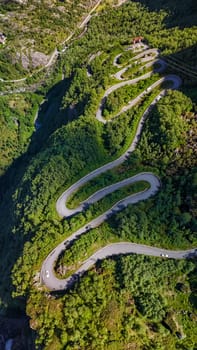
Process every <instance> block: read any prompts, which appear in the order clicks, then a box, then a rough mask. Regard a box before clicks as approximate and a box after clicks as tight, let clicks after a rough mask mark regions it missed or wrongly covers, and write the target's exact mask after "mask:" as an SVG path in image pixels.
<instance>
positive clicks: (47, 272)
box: [45, 270, 49, 278]
mask: <svg viewBox="0 0 197 350" xmlns="http://www.w3.org/2000/svg"><path fill="white" fill-rule="evenodd" d="M45 274H46V277H47V278H49V271H48V270H46V271H45Z"/></svg>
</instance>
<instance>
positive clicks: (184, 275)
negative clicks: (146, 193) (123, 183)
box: [0, 0, 197, 350]
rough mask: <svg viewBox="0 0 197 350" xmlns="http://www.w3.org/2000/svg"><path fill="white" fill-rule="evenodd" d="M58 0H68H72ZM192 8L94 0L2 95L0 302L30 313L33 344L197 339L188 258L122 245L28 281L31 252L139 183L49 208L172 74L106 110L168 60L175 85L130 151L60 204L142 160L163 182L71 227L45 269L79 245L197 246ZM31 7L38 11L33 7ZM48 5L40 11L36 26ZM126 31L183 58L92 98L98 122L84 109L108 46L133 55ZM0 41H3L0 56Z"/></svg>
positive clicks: (101, 81) (110, 55) (170, 343)
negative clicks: (61, 289) (64, 288)
mask: <svg viewBox="0 0 197 350" xmlns="http://www.w3.org/2000/svg"><path fill="white" fill-rule="evenodd" d="M62 4H63V5H62V6H66V4H67V5H68V6H72V7H73V6H74V5H75V6H76V4H75V2H73V1H72V2H65V3H62ZM113 5H117V3H115V2H114V3H113ZM9 6H11V7H10V9H8V7H9ZM12 6H13V7H12ZM17 6H18V4H15V5H11V4H9V3H8V2H7V3H6V4H4V6H3V7H2V9H3V10H2V9H1V11H4V12H5V11H7V10H9V11H15V10H16V11H17ZM25 6H27V5H25ZM40 6H45V5H44V2H43V3H41V5H40ZM22 7H23V6H22ZM69 9H70V7H69ZM77 9H78V7H77ZM45 10H46V9H45ZM86 10H87V8H86ZM86 10H85V12H87V11H86ZM196 10H197V9H196V4H195V2H194V1H193V0H191V1H189V2H183V1H179V2H178V1H175V0H173V1H157V2H155V1H151V0H150V1H148V0H142V1H140V2H135V1H127V2H125V3H124V4H122V5H121V6H119V7H115V6H112V4H110V2H107V1H106V2H105V1H103V2H102V3H101V5H100V6H99V7H98V9H97V12H96V15H95V16H93V17H92V18H91V20H90V22H89V23H88V25H87V30H85V31H84V32H83V30H84V29H82V30H81V32H80V30H79V29H78V30H77V31H76V34H75V36H74V37H73V38H72V40H71V41H70V42H69V43H68V48H67V49H66V51H65V52H63V53H62V54H61V55H59V57H58V59H57V61H56V63H55V64H54V66H53V69H51V70H49V72H48V73H47V75H46V77H45V78H44V80H43V75H42V74H41V75H40V79H41V83H39V76H36V77H29V80H28V81H27V82H25V83H21V88H23V89H27V87H28V86H30V87H31V91H29V90H27V91H26V92H22V93H13V94H12V93H10V94H6V95H2V96H0V107H1V108H0V109H1V111H0V125H1V128H2V131H3V133H2V137H1V142H0V149H1V159H0V175H1V178H0V190H1V203H0V210H1V214H2V215H1V216H0V244H1V247H2V249H1V261H0V263H1V266H0V277H1V287H0V305H1V314H2V315H8V314H12V315H18V314H19V313H20V314H21V313H22V314H24V313H27V315H28V316H29V317H30V325H31V328H32V329H33V330H35V331H36V334H34V335H33V341H32V344H33V343H35V344H36V348H38V349H46V350H52V349H56V350H58V349H74V350H75V349H76V350H77V349H84V350H85V349H86V350H88V349H91V350H92V349H107V350H108V349H109V350H113V349H114V350H115V349H116V350H118V349H121V350H122V349H127V348H128V347H129V346H130V345H129V344H132V346H133V348H135V349H158V350H159V349H168V350H174V349H175V348H176V349H182V350H188V349H191V350H194V349H195V347H196V342H197V338H196V332H195V322H196V317H197V314H196V306H197V303H196V300H197V295H196V286H197V281H196V260H195V259H192V260H191V261H188V260H182V261H175V260H173V259H163V258H161V257H159V258H153V257H147V256H138V255H131V256H119V257H114V258H111V259H107V260H104V261H102V262H97V264H96V266H95V267H94V268H93V269H91V270H90V271H88V272H87V273H86V274H85V275H84V276H83V277H82V278H81V279H80V281H78V282H77V283H76V284H75V285H74V287H73V289H72V290H70V291H69V292H66V293H62V294H61V293H60V294H58V293H51V294H50V293H49V292H48V291H47V290H46V288H45V287H44V286H42V285H40V284H39V272H40V269H41V265H42V262H43V260H44V259H45V258H46V256H47V255H48V254H49V253H50V252H51V250H52V249H53V248H55V247H56V246H57V244H59V243H60V242H61V241H63V240H64V239H65V238H66V237H69V236H70V234H71V233H73V232H75V231H76V229H78V228H79V227H81V226H82V225H86V224H87V223H88V222H89V221H90V220H91V219H93V218H94V217H96V216H98V215H100V214H101V213H103V212H104V211H105V210H107V209H109V207H110V205H111V204H112V203H114V202H115V201H118V200H120V199H121V198H123V197H124V196H125V195H128V194H131V193H135V192H137V191H139V190H143V189H144V186H147V184H143V183H141V184H136V185H135V187H132V186H131V187H129V188H125V189H122V190H120V191H119V192H116V193H114V194H112V195H110V196H108V197H106V198H103V199H102V200H100V201H99V202H98V203H95V204H93V205H91V206H89V207H88V208H87V209H86V210H85V211H84V212H83V213H80V214H77V215H75V216H73V217H72V218H69V219H61V218H60V217H59V216H58V214H57V212H56V208H55V203H56V200H57V199H58V197H59V196H60V194H61V193H62V192H63V191H64V190H65V189H66V188H68V187H69V186H70V185H71V184H73V183H75V182H76V181H77V180H78V179H80V178H81V177H82V176H84V175H86V174H87V173H89V172H90V171H92V170H94V169H96V168H97V167H99V166H101V165H103V164H105V163H108V162H109V161H112V160H113V159H116V158H117V157H119V156H120V155H121V154H122V153H123V152H124V151H125V150H126V149H127V148H128V146H129V145H130V144H131V142H132V140H133V137H134V135H135V132H136V128H137V125H138V123H139V120H140V118H141V116H142V115H143V113H144V112H145V110H146V109H147V108H148V106H149V105H150V103H151V102H152V101H153V99H154V98H155V97H156V96H157V95H158V94H159V93H160V92H161V91H162V90H163V88H164V87H165V86H166V87H170V86H168V85H164V86H163V85H162V86H158V87H157V88H155V89H153V90H152V91H151V92H150V93H149V94H146V96H144V97H143V98H142V99H141V101H140V102H139V103H138V104H137V105H136V106H134V107H133V108H132V109H129V110H128V111H126V112H124V113H122V114H121V115H120V116H119V117H117V118H116V115H117V113H119V111H120V110H121V108H122V107H123V106H124V104H125V103H126V104H127V103H128V102H129V101H130V100H131V99H132V98H134V97H136V96H137V95H138V94H140V93H141V92H142V91H143V90H144V89H147V88H148V86H149V85H151V84H152V83H153V82H154V81H155V80H157V79H159V78H160V77H162V76H163V75H164V76H165V75H166V74H168V73H173V74H175V73H176V74H178V75H179V76H180V77H181V79H182V86H181V88H180V90H181V91H172V90H170V89H169V90H168V92H167V93H166V95H165V96H164V97H162V98H161V99H160V100H159V101H158V102H157V104H156V105H155V107H154V108H153V109H152V110H151V112H150V113H149V115H148V118H147V120H146V122H145V125H144V127H143V131H142V134H141V136H140V139H139V142H138V146H137V148H136V150H135V152H133V153H132V154H130V155H129V157H128V158H127V159H126V160H125V162H124V163H123V164H121V165H120V166H119V167H117V168H115V169H112V170H110V171H108V172H106V173H104V174H101V175H100V176H99V177H97V178H94V179H93V180H91V181H90V182H88V183H87V184H86V185H85V186H84V187H82V188H81V189H80V190H79V191H78V192H77V193H76V194H74V197H73V198H70V205H71V206H72V205H73V206H74V205H75V204H76V203H79V202H80V201H81V200H84V199H85V198H87V197H88V196H90V195H91V194H92V193H93V192H94V191H95V190H97V189H100V188H102V187H103V186H107V185H110V184H112V183H115V182H117V181H120V180H122V179H124V178H127V177H130V176H132V175H134V174H137V173H139V172H142V171H143V172H144V171H151V172H153V173H155V174H156V175H157V176H158V177H159V178H160V181H161V184H162V186H161V188H160V191H159V192H158V193H157V194H156V195H155V196H154V197H152V198H150V199H148V200H146V201H144V202H140V203H138V204H135V205H129V206H128V207H127V208H125V209H124V210H122V211H121V212H119V213H118V214H115V215H113V216H111V217H110V218H109V219H108V220H107V221H106V222H104V223H103V224H102V225H101V226H99V227H98V228H96V229H93V230H89V231H88V232H87V233H86V234H84V235H82V236H81V237H80V238H79V239H78V240H76V241H75V242H74V244H73V245H72V246H71V247H70V249H69V250H67V251H65V252H64V253H63V254H62V255H61V257H60V258H59V260H58V261H57V262H56V265H55V273H56V275H57V276H58V277H59V278H63V277H64V276H68V275H69V274H72V273H73V272H75V270H76V268H77V267H78V266H80V263H82V261H83V260H84V258H85V257H86V256H90V255H91V254H92V253H94V252H95V251H96V250H97V249H99V248H101V247H103V246H105V245H106V244H109V243H114V242H121V241H125V242H127V241H128V242H136V243H142V244H148V245H152V246H157V247H162V248H168V249H173V250H176V249H182V250H183V249H189V248H192V247H196V246H197V235H196V231H197V219H196V217H197V215H196V214H197V209H196V208H197V197H196V193H197V192H196V187H197V163H196V159H197V157H196V132H197V123H196V115H197V107H196V104H197V94H196V83H197V82H196V79H195V74H193V73H191V72H194V73H195V69H196V66H195V62H196V60H195V58H196V52H197V51H196V45H197V42H196V37H197V26H196V25H197V23H196ZM21 11H22V9H21ZM46 11H47V10H46ZM69 11H70V10H69ZM19 13H20V11H19ZM50 14H51V13H50ZM68 15H69V14H68ZM32 16H34V19H35V20H36V16H37V12H34V13H32ZM47 16H49V13H48V12H47ZM78 16H79V13H78V12H77V13H76V18H74V19H73V22H72V26H73V28H74V26H75V24H76V21H75V20H76V19H78V18H79V17H78ZM43 18H44V17H43ZM47 18H48V17H46V18H45V20H44V19H43V20H42V21H41V22H39V23H41V24H43V26H44V27H46V28H48V26H49V24H46V19H47ZM80 18H81V17H80ZM39 20H40V18H39ZM56 24H58V23H56ZM58 25H60V24H58ZM54 28H55V27H54ZM61 28H62V24H61ZM64 34H65V33H64ZM80 34H82V35H80ZM10 35H11V34H10ZM34 35H36V37H37V36H38V33H37V32H36V33H34ZM59 35H60V36H61V35H63V34H62V32H60V33H59ZM137 35H142V36H143V37H144V38H145V42H146V43H148V44H149V46H150V47H157V48H158V49H159V50H160V52H161V53H162V56H163V57H164V59H165V57H166V58H167V57H172V58H173V59H175V60H178V62H180V66H181V69H180V68H179V69H178V68H177V67H176V65H174V66H173V65H170V64H169V66H168V67H167V68H166V71H164V73H162V74H158V75H157V74H153V75H152V76H151V77H149V78H147V79H146V80H145V79H144V80H142V81H140V82H139V83H137V84H135V85H131V86H127V87H126V88H125V87H122V88H121V89H118V90H116V91H114V92H113V93H112V94H110V95H109V96H108V98H107V100H106V104H105V108H104V111H103V114H104V116H105V117H106V118H107V119H109V120H111V121H110V122H108V123H106V124H102V123H100V122H99V121H98V120H97V119H96V118H95V115H96V111H97V109H98V107H99V104H100V101H101V99H102V97H103V95H104V92H105V91H106V90H107V89H108V88H109V87H111V86H113V85H114V84H116V83H117V82H118V81H117V80H116V78H115V77H114V74H115V73H116V72H117V71H118V69H119V68H117V67H115V66H114V65H113V62H114V59H115V57H116V56H117V55H120V54H122V56H121V57H120V58H119V62H118V63H119V64H122V67H126V65H127V64H128V63H130V62H131V61H129V60H131V59H132V57H134V56H135V55H136V53H133V52H131V51H130V53H131V54H130V56H129V51H125V50H126V49H127V48H128V47H129V46H130V45H131V42H132V39H133V37H135V36H137ZM57 39H58V38H57ZM9 40H11V38H9V37H8V41H9ZM54 40H55V42H53V48H54V47H55V46H54V45H56V44H57V43H56V38H54ZM58 40H59V39H58ZM48 41H49V38H48V37H47V42H48ZM51 45H52V44H51ZM4 50H6V48H4V49H2V50H1V47H0V69H2V68H1V67H2V64H1V63H2V62H4V61H5V57H6V56H5V52H4ZM49 51H50V50H49ZM191 53H192V54H191ZM169 62H170V61H169ZM176 62H177V61H176ZM186 65H187V67H186ZM188 66H189V69H191V71H190V72H188ZM137 67H138V68H140V64H139V66H137ZM185 68H187V70H186V71H185ZM132 69H133V70H132ZM16 72H17V74H18V77H20V75H21V73H23V71H22V70H21V68H20V67H17V65H15V67H14V71H12V72H10V66H9V67H8V66H7V68H6V67H5V76H2V77H3V78H4V77H6V76H8V77H9V76H13V74H15V73H16ZM88 73H89V74H88ZM153 73H154V72H153ZM127 74H128V75H127V76H126V77H125V78H126V79H127V78H128V79H130V78H131V77H132V78H133V76H132V74H134V76H135V77H136V76H140V74H141V73H140V71H139V70H138V69H137V68H136V67H135V69H134V68H131V69H130V71H128V72H127ZM129 74H131V76H129ZM0 84H1V91H2V90H4V88H5V87H4V85H3V82H2V81H0ZM6 86H7V85H6ZM9 89H12V84H9ZM13 89H16V86H15V83H14V84H13ZM6 91H7V90H6ZM35 121H36V122H37V124H36V125H35ZM35 126H36V128H35ZM5 267H6V268H5ZM46 335H47V336H46ZM180 336H181V339H180ZM33 347H34V345H32V349H33Z"/></svg>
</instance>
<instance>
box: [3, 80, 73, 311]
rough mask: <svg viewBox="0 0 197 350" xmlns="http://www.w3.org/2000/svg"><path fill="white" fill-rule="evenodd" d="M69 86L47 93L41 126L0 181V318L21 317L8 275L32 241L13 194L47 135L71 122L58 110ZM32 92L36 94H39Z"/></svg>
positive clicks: (19, 303)
mask: <svg viewBox="0 0 197 350" xmlns="http://www.w3.org/2000/svg"><path fill="white" fill-rule="evenodd" d="M69 86H70V80H68V79H66V80H63V81H60V82H58V83H57V84H55V85H54V86H53V87H52V88H51V89H50V90H49V92H48V93H47V95H46V97H45V102H44V103H43V104H42V106H41V108H40V109H39V112H38V116H37V121H38V122H39V123H40V124H42V127H40V128H39V129H38V130H35V132H34V133H33V134H32V137H31V140H30V143H29V146H28V149H27V151H26V152H25V153H24V154H22V155H21V156H19V157H18V158H17V159H15V160H14V161H13V163H12V164H11V166H10V167H9V168H8V169H7V171H6V172H5V174H4V175H3V176H2V177H1V178H0V200H1V201H0V210H1V215H0V247H1V259H0V280H1V284H0V300H1V311H0V316H1V315H6V316H8V317H22V316H25V310H26V298H24V297H15V298H14V297H13V296H12V292H13V291H14V287H13V283H12V278H11V275H12V270H13V267H14V266H15V263H16V261H17V260H18V259H19V257H22V255H23V247H24V244H25V243H26V242H28V241H29V242H30V241H31V240H32V238H33V236H34V233H33V232H31V230H28V234H26V235H24V232H23V231H22V230H21V227H22V225H21V224H20V222H21V219H22V218H23V210H24V208H20V207H18V204H17V200H16V198H15V193H16V191H20V189H19V184H20V182H21V180H22V178H23V176H24V174H25V172H26V171H27V169H28V167H29V165H30V164H31V162H32V159H33V158H34V157H35V156H36V155H37V153H39V152H40V150H41V149H44V147H46V142H47V140H48V138H49V137H50V135H51V134H52V133H53V132H54V131H55V130H57V129H58V128H60V127H61V126H63V125H66V124H67V123H68V122H69V121H71V120H72V115H71V114H69V108H68V107H67V108H66V107H65V108H62V103H63V97H64V95H65V93H66V91H67V89H68V88H69ZM36 93H38V94H39V91H37V92H36ZM30 185H31V184H30V181H26V182H25V183H24V186H23V188H22V189H21V190H22V191H23V192H24V193H28V189H29V187H30ZM21 283H23V281H21Z"/></svg>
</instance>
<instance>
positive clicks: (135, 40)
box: [133, 36, 144, 45]
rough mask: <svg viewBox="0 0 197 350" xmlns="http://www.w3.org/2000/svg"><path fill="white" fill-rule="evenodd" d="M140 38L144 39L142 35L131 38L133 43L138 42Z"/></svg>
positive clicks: (140, 40)
mask: <svg viewBox="0 0 197 350" xmlns="http://www.w3.org/2000/svg"><path fill="white" fill-rule="evenodd" d="M142 40H144V38H143V36H136V37H135V38H133V45H135V44H140V43H141V42H142Z"/></svg>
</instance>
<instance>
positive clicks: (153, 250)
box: [40, 56, 197, 291]
mask: <svg viewBox="0 0 197 350" xmlns="http://www.w3.org/2000/svg"><path fill="white" fill-rule="evenodd" d="M140 57H142V56H140ZM140 57H139V58H140ZM142 77H143V78H142ZM142 77H141V79H144V76H142ZM136 81H139V78H137V80H136V79H133V80H129V81H124V82H122V83H119V84H116V85H114V86H112V87H111V88H109V89H108V90H107V91H106V93H105V95H104V97H106V96H108V95H109V94H110V93H111V92H112V91H114V90H115V89H118V88H119V87H120V86H123V85H126V84H127V85H128V84H133V83H135V82H136ZM163 81H171V82H172V88H173V89H177V88H179V86H180V84H181V80H180V78H179V77H178V76H176V75H168V76H166V77H164V78H161V79H159V80H158V81H157V82H156V83H154V84H152V85H151V86H150V88H149V91H150V90H151V89H154V88H155V87H156V86H158V85H159V84H161V82H163ZM145 93H146V91H144V92H143V94H145ZM165 93H166V90H163V91H161V92H160V94H158V96H157V97H156V98H155V99H154V101H153V102H152V103H151V104H150V106H149V107H148V108H147V109H146V111H145V112H144V114H143V116H142V118H141V120H140V122H139V124H138V128H137V131H136V135H135V137H134V139H133V141H132V143H131V145H130V147H129V148H128V150H127V151H126V152H125V153H124V154H123V155H122V156H121V157H119V158H118V159H116V160H114V161H112V162H110V163H107V164H105V165H103V166H102V167H100V168H98V169H96V170H94V171H92V172H91V173H89V174H87V175H86V176H84V177H83V178H81V179H80V180H78V181H77V182H76V183H74V184H73V185H72V186H71V187H70V188H68V189H67V190H66V191H65V192H64V193H63V194H62V195H61V196H60V198H59V199H58V201H57V203H56V209H57V212H58V214H59V215H60V216H62V217H66V216H70V215H74V214H76V213H77V212H81V211H83V210H84V208H85V207H86V206H87V205H89V204H91V203H95V202H96V201H98V200H99V199H101V198H103V197H104V196H106V195H107V194H109V193H112V192H113V191H115V190H117V189H118V188H121V187H123V186H126V185H128V184H131V183H134V182H137V181H141V180H143V181H146V182H147V183H149V188H147V189H146V190H144V191H141V192H138V193H136V194H133V195H130V196H128V197H126V198H124V199H122V200H120V201H119V202H118V203H116V204H115V205H114V206H113V207H112V208H110V209H109V210H107V211H106V212H105V213H103V214H102V215H100V216H98V217H97V218H95V219H93V220H92V221H90V222H89V223H88V224H86V225H85V226H83V227H81V228H80V229H79V230H77V231H76V232H74V233H73V234H72V235H71V236H70V237H68V238H67V239H65V240H64V241H63V242H61V243H60V244H59V245H58V246H57V247H56V248H55V249H54V250H52V252H51V253H50V254H49V255H48V256H47V258H46V259H45V261H44V262H43V265H42V268H41V273H40V279H41V282H42V283H43V284H45V285H46V287H47V288H48V289H49V290H53V291H58V290H64V289H67V288H69V287H70V286H71V285H72V284H73V283H74V282H75V281H76V279H78V278H79V277H80V276H81V275H82V274H83V273H84V272H85V271H87V270H88V269H89V268H90V267H92V266H93V265H94V264H95V262H96V261H98V260H101V259H104V258H107V257H110V256H113V255H118V254H132V253H135V254H145V255H151V256H156V257H159V258H160V259H161V258H163V259H165V258H173V259H185V258H189V257H191V256H194V255H195V256H196V255H197V254H196V253H197V249H190V250H185V251H172V250H166V249H161V248H157V247H150V246H146V245H142V244H135V243H129V242H121V243H114V244H110V245H107V246H105V247H104V248H102V249H100V250H98V251H97V252H96V253H95V254H93V255H92V256H90V257H89V258H88V259H87V260H86V261H84V263H83V264H82V266H81V267H80V268H79V269H78V270H77V271H76V272H75V274H74V275H72V276H71V277H69V278H67V279H58V278H57V277H56V276H55V274H54V264H55V261H56V260H57V259H58V256H59V255H60V254H61V253H62V252H64V251H65V250H66V249H69V245H70V244H71V242H73V241H74V240H76V239H77V238H78V237H79V236H80V235H82V234H84V233H86V232H87V231H88V230H90V229H92V228H95V227H98V226H99V225H100V224H101V223H102V222H104V221H105V220H107V219H108V218H109V217H110V216H111V215H113V214H114V213H117V212H119V211H121V210H122V209H123V208H125V207H126V206H127V205H128V204H134V203H137V202H139V201H142V200H146V199H147V198H149V197H151V196H153V195H154V194H155V193H156V192H157V191H158V190H159V187H160V181H159V178H158V177H157V176H156V175H154V174H152V173H148V172H144V173H140V174H137V175H135V176H133V177H131V178H128V179H125V180H123V181H120V182H118V183H115V184H112V185H110V186H107V187H105V188H103V189H101V190H99V191H97V192H95V193H94V194H93V195H92V196H90V197H89V198H88V199H87V200H86V201H84V202H82V203H81V204H80V205H79V206H78V207H77V208H75V209H72V210H71V209H68V208H67V207H66V204H65V203H66V201H67V199H68V197H69V196H70V195H71V194H72V193H73V192H75V191H77V190H78V189H79V188H80V187H81V186H82V185H84V184H85V183H87V182H88V181H90V180H91V179H93V178H94V177H96V176H98V175H100V174H101V173H103V172H106V171H107V170H109V169H112V168H114V167H116V166H118V165H120V164H121V163H122V162H124V161H125V160H126V159H127V157H128V156H129V154H130V153H131V152H133V151H134V150H135V148H136V145H137V142H138V140H139V137H140V135H141V132H142V127H143V124H144V122H145V120H146V118H147V116H148V114H149V112H150V110H151V109H152V108H153V106H154V105H155V104H156V103H157V101H158V100H159V99H160V98H161V97H162V96H164V95H165ZM141 95H142V94H140V96H141ZM102 101H103V99H102ZM102 101H101V104H100V106H99V112H97V116H96V117H97V119H98V120H100V121H101V122H104V121H103V119H102V104H103V102H102ZM137 101H138V98H137V99H135V102H132V103H137ZM132 103H130V108H131V105H132ZM125 108H127V106H125ZM98 113H101V114H98Z"/></svg>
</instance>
